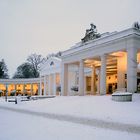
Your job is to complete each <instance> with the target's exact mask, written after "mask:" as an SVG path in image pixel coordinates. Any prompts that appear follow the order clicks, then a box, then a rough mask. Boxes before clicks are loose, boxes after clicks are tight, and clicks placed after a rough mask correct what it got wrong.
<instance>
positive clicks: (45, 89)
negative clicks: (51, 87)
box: [44, 76, 47, 96]
mask: <svg viewBox="0 0 140 140" xmlns="http://www.w3.org/2000/svg"><path fill="white" fill-rule="evenodd" d="M46 82H47V81H46V76H44V96H46V95H47V83H46Z"/></svg>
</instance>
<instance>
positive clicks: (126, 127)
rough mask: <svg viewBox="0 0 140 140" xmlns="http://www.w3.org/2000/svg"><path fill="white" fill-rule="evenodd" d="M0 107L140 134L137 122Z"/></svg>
mask: <svg viewBox="0 0 140 140" xmlns="http://www.w3.org/2000/svg"><path fill="white" fill-rule="evenodd" d="M0 109H2V110H8V111H13V112H17V113H23V114H28V115H34V116H38V117H44V118H47V119H55V120H59V121H66V122H71V123H78V124H82V125H88V126H91V127H98V128H104V129H111V130H116V131H125V132H128V133H135V134H139V135H140V126H139V125H136V124H125V123H120V122H108V121H104V120H98V119H89V118H82V117H75V116H72V115H61V114H57V113H56V114H55V113H47V112H37V111H31V110H28V109H19V108H12V107H7V106H2V105H0Z"/></svg>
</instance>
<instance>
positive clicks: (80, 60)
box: [61, 25, 140, 95]
mask: <svg viewBox="0 0 140 140" xmlns="http://www.w3.org/2000/svg"><path fill="white" fill-rule="evenodd" d="M89 31H90V30H89ZM61 60H62V62H61V63H62V64H61V92H62V95H68V94H69V92H68V89H69V84H70V82H69V81H70V77H69V67H70V66H71V65H75V66H77V67H78V77H79V78H78V88H79V91H78V93H79V95H85V94H86V93H85V89H86V88H87V84H88V83H87V82H88V80H86V82H85V68H90V69H91V73H90V77H89V78H90V80H89V83H90V84H91V85H90V91H91V94H97V93H98V94H100V95H104V94H106V93H110V92H113V90H115V89H122V88H126V90H127V91H128V92H137V91H139V86H140V77H139V76H140V71H139V70H138V69H137V64H138V63H139V62H140V28H139V26H135V25H134V26H133V27H132V28H129V29H126V30H123V31H120V32H112V33H108V32H107V33H104V34H102V35H100V37H98V38H96V39H92V40H86V38H85V40H84V41H83V40H82V41H81V42H79V43H77V44H76V45H74V46H73V47H71V48H70V49H68V50H66V51H64V52H63V53H62V57H61ZM85 86H86V88H85Z"/></svg>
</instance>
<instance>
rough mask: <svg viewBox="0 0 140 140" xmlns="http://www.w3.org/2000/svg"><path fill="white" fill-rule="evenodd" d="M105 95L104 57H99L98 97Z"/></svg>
mask: <svg viewBox="0 0 140 140" xmlns="http://www.w3.org/2000/svg"><path fill="white" fill-rule="evenodd" d="M105 94H106V55H102V56H101V75H100V95H105Z"/></svg>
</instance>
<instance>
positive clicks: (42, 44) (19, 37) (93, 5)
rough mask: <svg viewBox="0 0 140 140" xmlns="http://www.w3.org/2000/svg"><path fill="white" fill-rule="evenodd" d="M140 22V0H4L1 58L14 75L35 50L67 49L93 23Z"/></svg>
mask: <svg viewBox="0 0 140 140" xmlns="http://www.w3.org/2000/svg"><path fill="white" fill-rule="evenodd" d="M135 21H138V22H139V23H140V0H0V60H1V59H2V58H4V60H5V62H6V64H7V66H8V69H9V74H10V76H11V77H12V75H13V74H14V72H15V71H16V68H17V66H19V65H20V64H22V63H23V62H25V61H26V59H27V57H28V56H29V55H30V54H32V53H37V54H42V55H43V56H44V57H45V56H47V55H48V54H50V53H56V52H58V51H63V50H66V49H68V48H70V47H71V46H73V45H74V44H75V43H77V42H79V41H80V40H81V38H83V37H84V34H85V30H86V29H87V28H90V26H89V25H90V23H94V24H95V25H96V26H97V30H98V32H99V33H103V32H113V31H121V30H124V29H127V28H130V27H131V26H132V24H133V22H135Z"/></svg>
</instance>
